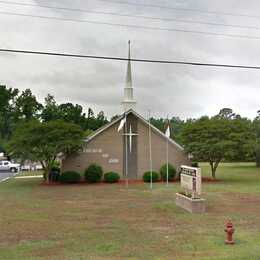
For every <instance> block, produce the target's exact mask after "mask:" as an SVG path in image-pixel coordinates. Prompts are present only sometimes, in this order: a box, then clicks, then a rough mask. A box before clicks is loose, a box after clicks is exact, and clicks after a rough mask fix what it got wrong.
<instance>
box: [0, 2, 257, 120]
mask: <svg viewBox="0 0 260 260" xmlns="http://www.w3.org/2000/svg"><path fill="white" fill-rule="evenodd" d="M32 3H36V4H40V3H45V4H46V2H43V1H39V0H37V1H35V2H32ZM143 3H147V4H148V3H151V1H148V0H147V1H143ZM48 4H49V3H48ZM51 4H52V5H53V6H55V5H56V6H67V7H71V8H82V9H88V10H95V11H112V12H118V13H125V14H134V15H136V14H137V15H138V14H139V15H146V16H157V17H168V18H181V19H187V20H194V21H210V22H218V23H226V24H240V25H251V26H252V25H254V26H259V27H260V19H255V18H246V17H243V18H241V17H232V16H219V15H207V14H201V13H197V12H181V11H173V10H166V9H156V8H141V7H134V6H127V5H118V4H112V3H108V2H102V1H97V0H96V1H91V2H89V1H85V2H82V1H73V3H72V2H71V1H68V0H65V1H64V0H63V1H61V0H55V1H52V3H51ZM157 4H161V5H168V6H177V7H183V8H194V9H202V10H209V11H217V12H226V13H230V12H232V13H245V14H251V15H258V14H257V10H259V8H260V3H259V1H250V2H245V1H242V0H240V1H237V0H236V1H235V0H230V1H228V2H227V1H224V0H219V1H206V0H198V1H192V0H185V1H183V0H179V1H175V2H174V3H172V1H169V0H165V1H160V3H157ZM0 8H1V9H2V10H4V11H13V12H20V13H28V14H36V15H49V16H57V17H71V18H74V19H75V18H77V19H89V20H95V21H104V22H113V23H125V24H134V25H144V26H154V27H164V28H178V29H187V30H200V31H211V32H216V33H230V34H231V33H232V34H242V35H252V36H259V37H260V31H257V30H249V29H234V28H227V27H213V26H205V25H204V26H203V25H198V24H184V23H176V22H167V21H150V20H144V19H137V18H135V19H133V18H122V17H116V16H113V17H112V16H107V15H94V14H87V13H75V12H67V11H66V12H62V11H57V10H48V9H42V8H36V7H32V8H31V7H30V8H25V7H15V6H7V5H3V4H0ZM0 24H1V27H0V34H1V36H2V35H3V36H4V37H3V39H4V40H3V41H2V43H1V47H7V48H17V49H19V48H20V49H33V50H44V51H57V52H72V53H82V54H93V55H104V56H120V57H126V55H127V40H128V39H131V41H132V56H133V57H134V58H148V59H165V60H166V59H167V60H170V59H174V60H185V61H201V62H214V63H230V64H244V65H259V60H260V49H259V47H258V45H259V42H260V40H252V39H236V38H229V37H215V36H207V35H199V34H191V33H176V32H167V31H162V32H161V31H152V30H143V29H131V28H121V27H112V26H106V25H93V24H88V23H73V22H62V21H51V20H41V19H35V18H25V17H15V16H4V15H0ZM1 38H2V37H1ZM0 62H1V64H3V66H1V70H0V72H1V75H0V80H1V84H7V85H10V86H12V87H17V88H19V89H21V90H22V89H25V88H31V89H32V91H33V92H34V93H35V94H36V95H37V97H38V98H39V99H40V100H41V101H43V99H44V97H45V96H46V95H47V94H48V93H51V94H52V95H54V96H55V97H56V99H57V101H58V102H65V101H66V102H68V101H71V102H77V103H79V104H81V105H82V106H83V107H84V108H87V107H88V106H91V107H93V108H94V110H95V111H96V112H98V111H99V110H104V111H105V112H106V113H107V114H108V115H109V116H111V115H113V114H118V113H120V112H121V110H120V101H121V98H122V95H123V87H124V81H125V73H126V63H125V62H119V61H97V60H85V59H70V58H58V57H42V56H30V55H18V54H17V55H14V54H12V55H11V54H3V53H0ZM132 66H133V79H134V88H135V89H134V90H135V95H136V99H137V101H138V109H139V111H140V112H141V113H142V114H144V115H146V114H147V110H148V109H151V110H152V114H153V115H154V116H166V115H169V116H172V115H175V116H180V117H182V118H187V117H198V116H201V115H204V114H210V115H213V114H216V113H217V112H218V111H219V110H220V109H221V108H222V107H232V108H233V109H234V110H235V111H236V112H237V113H240V114H241V115H243V116H248V117H251V118H253V117H254V116H255V115H256V111H257V110H258V109H259V107H260V104H259V103H260V101H259V95H258V93H259V90H258V89H259V81H260V72H259V71H253V70H252V71H249V70H235V69H221V68H206V67H189V66H177V65H161V64H146V63H135V62H134V63H133V64H132Z"/></svg>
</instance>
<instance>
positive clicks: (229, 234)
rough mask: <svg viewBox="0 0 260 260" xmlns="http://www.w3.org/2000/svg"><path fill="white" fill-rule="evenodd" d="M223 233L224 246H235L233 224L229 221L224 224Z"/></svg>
mask: <svg viewBox="0 0 260 260" xmlns="http://www.w3.org/2000/svg"><path fill="white" fill-rule="evenodd" d="M225 232H226V233H227V239H226V241H225V244H227V245H233V244H235V241H234V240H233V233H234V232H235V229H234V228H233V224H232V222H231V221H230V220H229V221H228V222H227V223H226V228H225Z"/></svg>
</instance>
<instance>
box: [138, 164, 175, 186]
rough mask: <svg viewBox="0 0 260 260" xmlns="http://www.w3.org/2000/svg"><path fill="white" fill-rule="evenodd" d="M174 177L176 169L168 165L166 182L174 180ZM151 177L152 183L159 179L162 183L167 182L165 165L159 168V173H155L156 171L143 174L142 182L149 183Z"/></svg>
mask: <svg viewBox="0 0 260 260" xmlns="http://www.w3.org/2000/svg"><path fill="white" fill-rule="evenodd" d="M175 175H176V169H175V167H174V166H173V165H171V164H170V163H168V180H169V181H172V180H173V179H174V178H175ZM151 177H152V181H153V182H156V181H159V180H160V178H161V179H162V180H163V181H166V180H167V164H164V165H163V166H162V167H161V168H160V173H158V172H156V171H152V172H151V171H147V172H145V173H144V175H143V181H144V182H150V181H151Z"/></svg>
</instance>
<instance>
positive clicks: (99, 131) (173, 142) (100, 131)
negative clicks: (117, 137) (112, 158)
mask: <svg viewBox="0 0 260 260" xmlns="http://www.w3.org/2000/svg"><path fill="white" fill-rule="evenodd" d="M125 114H126V115H129V114H133V115H134V116H136V117H137V118H138V119H140V120H141V121H142V122H143V123H144V124H145V125H147V126H149V122H148V121H147V120H146V119H144V118H143V117H142V116H141V115H139V114H138V113H136V112H135V111H134V110H133V109H129V110H128V111H127V112H125V113H124V114H122V115H121V116H119V117H118V118H116V119H115V120H113V121H112V122H110V123H107V124H106V125H104V126H102V127H101V128H99V129H98V130H96V131H95V132H94V133H93V134H91V135H90V136H88V137H87V138H86V140H85V141H86V143H88V142H90V141H91V140H92V139H94V138H95V137H96V136H98V135H99V134H101V133H102V132H104V131H105V130H106V129H108V128H109V127H111V126H113V125H114V124H116V123H118V122H119V121H121V120H122V119H123V118H124V117H125ZM151 129H152V130H153V131H154V132H156V133H157V134H159V135H160V136H161V137H163V138H165V139H168V141H169V143H172V144H173V145H175V146H176V147H177V148H178V149H180V150H181V151H183V150H184V148H183V147H182V146H181V145H179V144H178V143H176V142H175V141H174V140H172V139H171V138H168V137H167V136H166V135H165V134H164V133H163V132H161V131H160V130H159V129H158V128H156V127H155V126H153V125H152V124H151Z"/></svg>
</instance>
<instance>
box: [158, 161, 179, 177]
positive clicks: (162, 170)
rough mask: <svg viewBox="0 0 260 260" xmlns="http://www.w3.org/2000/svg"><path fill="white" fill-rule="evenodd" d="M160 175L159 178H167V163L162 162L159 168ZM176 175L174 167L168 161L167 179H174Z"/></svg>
mask: <svg viewBox="0 0 260 260" xmlns="http://www.w3.org/2000/svg"><path fill="white" fill-rule="evenodd" d="M160 175H161V178H162V179H163V180H164V181H166V180H167V164H164V165H163V166H162V167H161V168H160ZM175 175H176V169H175V167H174V166H173V165H171V164H170V163H168V180H169V181H172V180H173V179H174V177H175Z"/></svg>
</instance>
